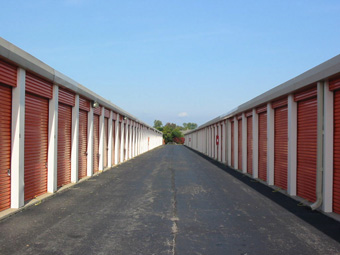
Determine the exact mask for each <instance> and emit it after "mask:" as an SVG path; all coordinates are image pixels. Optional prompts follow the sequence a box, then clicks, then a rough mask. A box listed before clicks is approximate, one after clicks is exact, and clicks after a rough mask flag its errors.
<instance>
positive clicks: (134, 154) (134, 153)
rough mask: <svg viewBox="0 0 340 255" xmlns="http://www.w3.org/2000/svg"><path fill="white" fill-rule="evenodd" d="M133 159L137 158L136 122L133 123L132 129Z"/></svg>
mask: <svg viewBox="0 0 340 255" xmlns="http://www.w3.org/2000/svg"><path fill="white" fill-rule="evenodd" d="M132 157H133V158H134V157H136V122H134V123H133V127H132Z"/></svg>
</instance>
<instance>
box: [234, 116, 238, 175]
mask: <svg viewBox="0 0 340 255" xmlns="http://www.w3.org/2000/svg"><path fill="white" fill-rule="evenodd" d="M234 168H235V169H238V120H237V118H236V116H235V117H234Z"/></svg>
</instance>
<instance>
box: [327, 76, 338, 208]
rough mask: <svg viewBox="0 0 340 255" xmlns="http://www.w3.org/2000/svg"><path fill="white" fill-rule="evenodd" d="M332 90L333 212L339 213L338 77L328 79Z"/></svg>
mask: <svg viewBox="0 0 340 255" xmlns="http://www.w3.org/2000/svg"><path fill="white" fill-rule="evenodd" d="M329 89H330V90H331V91H334V90H335V91H334V117H333V121H334V136H333V212H335V213H338V214H340V90H339V89H340V79H339V78H338V77H337V78H335V79H333V80H330V81H329Z"/></svg>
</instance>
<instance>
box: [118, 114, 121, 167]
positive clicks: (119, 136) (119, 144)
mask: <svg viewBox="0 0 340 255" xmlns="http://www.w3.org/2000/svg"><path fill="white" fill-rule="evenodd" d="M117 121H118V120H117ZM118 132H119V133H118V141H117V143H118V163H121V161H120V159H121V150H122V142H121V139H122V124H121V123H120V122H118Z"/></svg>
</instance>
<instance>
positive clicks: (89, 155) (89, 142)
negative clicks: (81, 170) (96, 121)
mask: <svg viewBox="0 0 340 255" xmlns="http://www.w3.org/2000/svg"><path fill="white" fill-rule="evenodd" d="M87 133H88V135H87V138H88V139H87V176H92V175H93V107H92V105H91V106H90V111H89V112H88V125H87Z"/></svg>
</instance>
